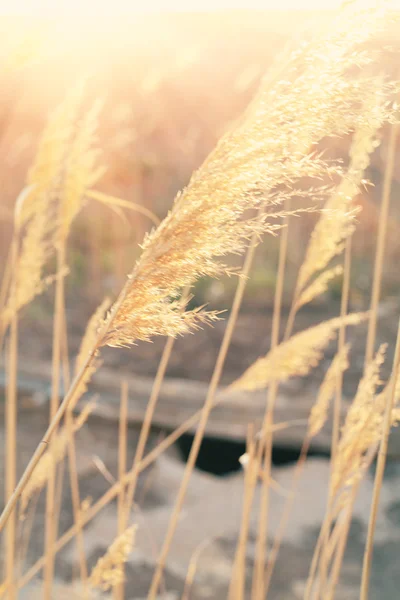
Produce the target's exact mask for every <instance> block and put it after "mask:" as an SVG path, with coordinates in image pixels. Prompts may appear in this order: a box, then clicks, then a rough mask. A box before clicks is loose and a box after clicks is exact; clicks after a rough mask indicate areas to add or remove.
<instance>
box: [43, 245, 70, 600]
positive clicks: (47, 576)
mask: <svg viewBox="0 0 400 600" xmlns="http://www.w3.org/2000/svg"><path fill="white" fill-rule="evenodd" d="M64 266H65V244H64V242H61V243H60V244H59V246H58V248H57V278H56V290H55V307H54V322H53V359H52V389H51V399H50V422H51V421H52V420H53V419H54V416H55V414H56V412H57V408H58V403H59V397H60V374H61V350H62V335H63V309H64V275H63V271H64ZM49 468H50V472H49V479H48V484H47V494H46V519H45V554H46V557H47V560H46V568H45V571H44V585H43V597H44V600H51V590H52V583H53V577H54V558H55V557H54V542H55V539H56V533H55V521H56V519H55V516H56V503H55V493H56V473H57V468H56V465H54V464H53V465H51V466H50V467H49Z"/></svg>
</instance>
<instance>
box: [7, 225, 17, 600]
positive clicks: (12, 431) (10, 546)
mask: <svg viewBox="0 0 400 600" xmlns="http://www.w3.org/2000/svg"><path fill="white" fill-rule="evenodd" d="M18 248H19V232H18V231H16V232H15V234H14V239H13V242H12V249H11V263H12V265H13V269H12V272H13V273H16V263H17V258H18ZM10 292H11V302H12V304H13V311H12V316H11V322H10V336H9V348H8V381H7V397H6V414H5V429H6V448H5V451H6V477H5V479H6V481H5V484H6V485H5V500H6V502H8V501H9V500H10V498H11V497H12V494H13V491H14V488H15V485H16V479H17V370H18V312H17V306H16V304H17V297H16V281H15V277H12V281H11V290H10ZM16 530H17V522H16V515H15V514H14V515H13V518H12V519H11V520H10V522H9V523H8V527H7V530H6V558H5V569H6V583H7V591H8V598H9V599H10V600H14V598H16V594H17V592H16V587H15V565H14V561H15V542H16Z"/></svg>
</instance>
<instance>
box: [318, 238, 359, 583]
mask: <svg viewBox="0 0 400 600" xmlns="http://www.w3.org/2000/svg"><path fill="white" fill-rule="evenodd" d="M352 237H353V236H352V235H350V236H349V237H348V238H347V240H346V247H345V252H344V271H343V284H342V296H341V301H340V316H341V318H342V319H343V322H342V324H341V326H340V328H339V335H338V352H343V350H344V347H345V344H346V323H345V321H344V318H345V317H346V315H347V313H348V306H349V294H350V275H351V247H352ZM342 387H343V371H339V372H338V374H337V382H336V390H335V400H334V405H333V425H332V443H331V472H333V469H334V465H335V457H336V450H337V446H338V443H339V436H340V425H341V423H340V416H341V408H342ZM333 500H334V498H333V492H332V489H331V486H329V491H328V500H327V509H326V514H327V517H326V518H327V524H326V527H325V529H324V535H323V538H322V542H321V544H322V546H321V576H320V585H321V588H322V589H324V586H325V577H326V574H327V572H328V556H327V552H328V547H327V544H328V533H329V531H330V528H331V523H332V517H331V512H332V509H333Z"/></svg>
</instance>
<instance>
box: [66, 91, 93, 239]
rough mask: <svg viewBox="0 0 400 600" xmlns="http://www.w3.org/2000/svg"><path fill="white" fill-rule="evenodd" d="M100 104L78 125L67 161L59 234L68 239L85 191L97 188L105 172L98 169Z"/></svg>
mask: <svg viewBox="0 0 400 600" xmlns="http://www.w3.org/2000/svg"><path fill="white" fill-rule="evenodd" d="M100 109H101V104H100V103H99V102H96V103H95V104H94V105H93V106H92V108H91V109H90V110H88V111H87V112H86V113H85V114H84V115H83V117H82V118H81V119H80V120H79V121H78V122H77V123H76V131H75V133H74V136H73V139H72V141H71V144H70V149H69V152H68V156H67V159H66V165H65V173H64V177H63V185H62V189H61V197H60V212H59V231H60V236H61V239H66V238H67V237H68V234H69V230H70V228H71V223H72V221H73V219H74V218H75V216H76V215H77V214H78V212H79V211H80V209H81V207H82V202H83V200H84V197H85V193H86V191H87V190H88V189H89V188H90V187H91V186H92V185H94V184H95V183H96V182H97V181H98V179H99V178H100V176H101V175H102V174H103V172H104V169H103V168H102V167H98V166H97V160H98V156H99V150H98V149H97V147H96V132H97V126H98V117H99V112H100Z"/></svg>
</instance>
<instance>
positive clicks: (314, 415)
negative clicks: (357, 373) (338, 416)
mask: <svg viewBox="0 0 400 600" xmlns="http://www.w3.org/2000/svg"><path fill="white" fill-rule="evenodd" d="M349 349H350V346H349V345H348V344H347V345H346V346H344V347H343V348H342V350H341V351H340V352H338V353H337V354H336V356H335V358H334V359H333V361H332V363H331V365H330V367H329V369H328V370H327V372H326V374H325V377H324V380H323V382H322V384H321V387H320V388H319V392H318V397H317V401H316V403H315V404H314V406H313V407H312V409H311V413H310V418H309V421H308V435H309V436H310V437H314V436H315V435H317V434H318V433H319V432H320V431H321V429H322V428H323V426H324V424H325V422H326V419H327V416H328V410H329V403H330V401H331V399H332V398H333V396H334V393H335V390H336V386H337V382H338V376H339V375H341V374H342V373H343V372H344V371H345V370H346V369H348V367H349V358H348V357H349Z"/></svg>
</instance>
